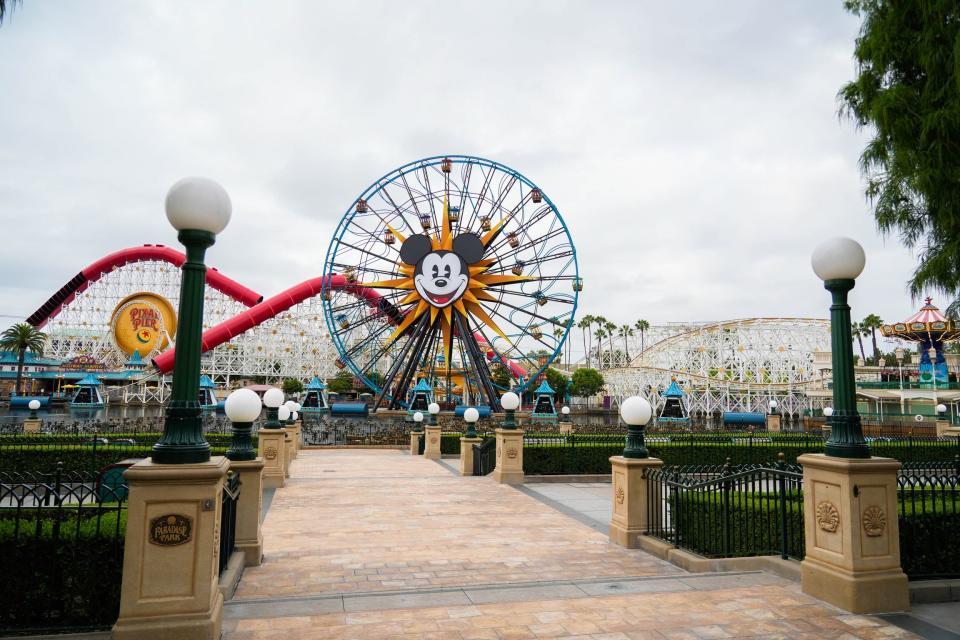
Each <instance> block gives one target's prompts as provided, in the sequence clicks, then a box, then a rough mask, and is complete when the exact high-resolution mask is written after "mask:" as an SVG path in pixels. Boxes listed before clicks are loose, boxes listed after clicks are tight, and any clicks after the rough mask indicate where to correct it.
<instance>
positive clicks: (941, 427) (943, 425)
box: [23, 420, 951, 438]
mask: <svg viewBox="0 0 960 640" xmlns="http://www.w3.org/2000/svg"><path fill="white" fill-rule="evenodd" d="M950 426H951V425H950V421H949V420H937V437H938V438H939V437H941V436H945V435H947V432H948V431H949V430H950ZM23 430H24V431H26V430H27V423H26V422H24V423H23Z"/></svg>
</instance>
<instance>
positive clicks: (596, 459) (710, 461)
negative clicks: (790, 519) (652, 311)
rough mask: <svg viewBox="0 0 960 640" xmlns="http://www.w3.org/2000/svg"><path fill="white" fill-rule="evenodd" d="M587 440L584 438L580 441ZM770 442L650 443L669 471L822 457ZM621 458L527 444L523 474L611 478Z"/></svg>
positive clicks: (945, 453)
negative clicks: (612, 464) (672, 467)
mask: <svg viewBox="0 0 960 640" xmlns="http://www.w3.org/2000/svg"><path fill="white" fill-rule="evenodd" d="M580 437H584V436H581V435H580V434H578V435H577V438H580ZM771 440H772V441H771V442H766V441H753V442H750V441H747V442H740V441H736V442H735V441H734V440H733V439H730V441H729V442H725V441H722V440H721V441H717V440H710V441H707V440H705V439H694V440H693V441H692V442H690V441H686V440H682V441H673V442H657V441H656V440H653V441H651V440H648V441H647V449H649V451H650V456H651V457H654V458H660V459H661V460H663V462H664V464H666V465H722V464H724V463H725V462H726V461H727V458H729V459H730V461H731V462H732V463H733V464H762V463H770V462H773V461H775V460H777V458H778V456H779V454H781V453H783V454H784V458H785V461H786V462H790V463H793V462H796V460H797V456H800V455H802V454H804V453H822V452H823V445H822V444H818V443H816V442H809V441H808V442H804V441H799V442H797V441H791V440H790V439H789V438H788V437H787V438H782V439H780V438H772V439H771ZM871 452H872V453H873V455H875V456H881V457H889V458H895V459H897V460H903V461H910V460H923V461H928V462H933V461H949V460H953V459H954V456H956V455H957V454H958V453H960V448H958V446H957V445H955V444H953V443H950V442H937V441H931V440H918V441H899V442H873V443H871ZM622 453H623V443H620V442H617V443H610V442H598V443H590V442H578V441H577V440H576V439H574V440H573V444H572V445H570V444H563V442H562V441H559V440H558V441H557V442H556V443H550V444H535V443H527V444H525V445H524V448H523V469H524V473H526V474H529V475H557V474H607V473H610V460H609V459H610V457H611V456H616V455H620V454H622Z"/></svg>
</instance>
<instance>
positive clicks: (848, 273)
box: [811, 238, 870, 458]
mask: <svg viewBox="0 0 960 640" xmlns="http://www.w3.org/2000/svg"><path fill="white" fill-rule="evenodd" d="M865 263H866V256H865V255H864V253H863V247H861V246H860V245H859V244H857V242H855V241H854V240H851V239H850V238H832V239H830V240H827V241H826V242H824V243H823V244H821V245H820V246H818V247H817V248H816V249H815V250H814V252H813V256H812V258H811V264H812V265H813V270H814V272H815V273H816V274H817V276H818V277H819V278H820V279H821V280H823V286H824V288H825V289H827V291H829V292H830V293H831V294H832V296H833V304H832V305H831V306H830V337H831V351H832V355H833V405H834V410H833V415H832V416H829V423H830V438H829V439H828V440H827V443H826V446H825V447H824V451H825V453H826V454H827V455H828V456H835V457H839V458H869V457H870V447H869V446H867V442H866V440H864V438H863V429H862V428H861V424H860V414H859V413H857V387H856V379H855V376H854V371H853V336H852V335H851V332H850V305H848V304H847V294H848V293H849V292H850V290H851V289H853V287H854V286H855V285H856V278H857V276H859V275H860V274H861V273H862V272H863V266H864V264H865ZM824 413H826V411H824Z"/></svg>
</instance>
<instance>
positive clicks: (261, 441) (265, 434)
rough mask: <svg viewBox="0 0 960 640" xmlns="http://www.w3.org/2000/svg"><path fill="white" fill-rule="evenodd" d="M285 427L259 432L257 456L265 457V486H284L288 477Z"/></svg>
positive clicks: (273, 487) (266, 487)
mask: <svg viewBox="0 0 960 640" xmlns="http://www.w3.org/2000/svg"><path fill="white" fill-rule="evenodd" d="M285 435H286V433H285V432H284V430H283V429H260V431H258V432H257V457H258V458H263V463H264V466H263V488H264V489H276V488H277V487H282V486H283V484H284V480H283V479H284V478H285V477H286V473H285V471H284V469H285V466H286V464H285V462H284V458H285V457H286V456H285V455H284V454H285V453H286V448H287V447H286V443H285V442H284V437H285Z"/></svg>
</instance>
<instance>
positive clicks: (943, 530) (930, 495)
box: [865, 469, 960, 580]
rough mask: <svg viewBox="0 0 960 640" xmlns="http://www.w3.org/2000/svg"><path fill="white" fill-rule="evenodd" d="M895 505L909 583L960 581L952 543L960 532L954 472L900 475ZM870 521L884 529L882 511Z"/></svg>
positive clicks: (959, 491) (959, 557)
mask: <svg viewBox="0 0 960 640" xmlns="http://www.w3.org/2000/svg"><path fill="white" fill-rule="evenodd" d="M897 501H898V503H899V513H898V525H899V528H900V564H901V566H902V567H903V571H904V573H906V574H907V576H908V577H909V578H910V579H911V580H914V579H921V578H957V577H960V547H958V546H957V545H956V544H953V543H952V542H951V541H952V540H953V539H954V538H955V537H956V534H957V531H960V477H958V474H957V472H956V470H955V469H954V470H951V471H950V472H949V473H943V474H936V473H931V474H930V475H927V474H919V475H910V474H905V473H900V474H899V475H898V477H897ZM865 515H866V514H865ZM872 518H873V520H872V521H871V522H872V524H873V526H876V527H880V528H882V527H883V526H886V515H885V514H883V512H882V511H877V512H872ZM865 526H866V522H865Z"/></svg>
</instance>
